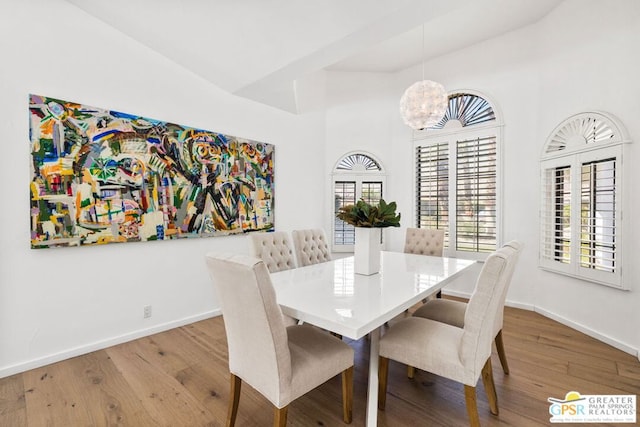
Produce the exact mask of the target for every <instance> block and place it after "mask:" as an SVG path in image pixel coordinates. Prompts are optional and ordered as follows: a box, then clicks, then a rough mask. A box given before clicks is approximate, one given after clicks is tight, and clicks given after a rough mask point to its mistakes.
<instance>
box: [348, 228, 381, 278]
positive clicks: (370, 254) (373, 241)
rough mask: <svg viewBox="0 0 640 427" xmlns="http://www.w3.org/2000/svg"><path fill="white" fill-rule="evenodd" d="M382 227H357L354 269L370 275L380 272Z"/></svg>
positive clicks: (356, 271)
mask: <svg viewBox="0 0 640 427" xmlns="http://www.w3.org/2000/svg"><path fill="white" fill-rule="evenodd" d="M381 233H382V228H376V227H373V228H365V227H356V244H355V248H354V269H355V273H356V274H364V275H367V276H370V275H372V274H376V273H379V272H380V236H381Z"/></svg>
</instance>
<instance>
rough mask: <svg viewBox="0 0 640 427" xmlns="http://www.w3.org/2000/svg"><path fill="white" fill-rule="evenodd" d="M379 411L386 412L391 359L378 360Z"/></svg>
mask: <svg viewBox="0 0 640 427" xmlns="http://www.w3.org/2000/svg"><path fill="white" fill-rule="evenodd" d="M378 360H379V361H378V409H380V410H381V411H384V407H385V406H386V404H387V378H388V377H389V359H387V358H386V357H382V356H380V359H378Z"/></svg>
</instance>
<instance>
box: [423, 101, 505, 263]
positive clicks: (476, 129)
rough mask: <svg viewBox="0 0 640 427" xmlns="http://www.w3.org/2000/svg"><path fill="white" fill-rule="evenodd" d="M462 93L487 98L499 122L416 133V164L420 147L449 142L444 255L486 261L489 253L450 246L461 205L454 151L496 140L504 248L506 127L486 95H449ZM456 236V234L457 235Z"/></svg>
mask: <svg viewBox="0 0 640 427" xmlns="http://www.w3.org/2000/svg"><path fill="white" fill-rule="evenodd" d="M458 94H469V95H475V96H478V97H480V98H483V99H484V100H485V101H487V102H488V104H489V106H490V107H491V108H492V109H493V112H494V114H495V119H493V120H491V121H485V122H482V123H479V124H475V125H469V126H462V125H461V124H460V122H458V121H457V120H454V119H453V118H452V119H450V120H449V121H448V122H447V123H445V124H444V126H443V127H442V128H441V129H433V128H429V129H424V130H419V131H414V132H413V138H412V140H413V165H414V167H417V160H418V159H417V148H418V147H420V146H429V145H433V144H441V143H447V144H448V147H449V151H448V162H449V163H448V164H449V200H448V205H449V225H448V230H446V231H445V239H446V242H447V243H446V245H445V248H444V253H443V255H444V256H448V257H458V258H467V259H477V260H484V259H486V258H487V256H489V253H487V252H472V251H458V250H457V249H456V247H455V245H452V244H450V243H449V242H450V240H449V239H450V236H451V235H452V231H454V232H455V230H456V227H457V223H456V221H457V219H456V216H457V215H456V212H457V209H456V203H457V191H456V182H457V160H458V157H457V152H456V151H454V152H452V151H451V150H452V147H453V148H454V149H455V147H456V145H457V143H458V142H461V141H467V140H473V139H478V138H480V139H484V138H489V137H494V138H495V142H496V190H495V191H496V193H495V194H496V196H495V197H496V224H495V228H496V248H498V247H500V245H501V244H502V234H503V232H502V230H503V228H502V216H503V214H502V211H503V196H502V188H503V184H502V177H503V166H502V157H503V138H502V128H503V124H502V122H501V119H500V118H501V115H500V114H499V112H498V111H497V109H496V106H495V103H493V102H492V101H491V100H490V99H489V98H488V97H486V96H485V95H483V94H480V93H477V92H474V91H469V90H458V91H453V92H451V93H450V94H449V96H450V97H453V96H456V95H458ZM417 173H418V172H417V171H415V172H414V186H413V202H414V204H415V205H414V209H413V216H414V217H413V224H415V225H416V226H419V218H418V213H417V211H418V206H417V197H418V188H417V186H418V183H417ZM453 236H455V233H454V234H453Z"/></svg>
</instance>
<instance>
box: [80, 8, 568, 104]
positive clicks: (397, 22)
mask: <svg viewBox="0 0 640 427" xmlns="http://www.w3.org/2000/svg"><path fill="white" fill-rule="evenodd" d="M67 1H68V2H69V3H72V4H74V5H75V6H77V7H78V8H80V9H82V10H84V11H85V12H87V13H88V14H90V15H92V16H94V17H96V18H98V19H100V20H101V21H103V22H105V23H106V24H108V25H110V26H111V27H113V28H115V29H116V30H118V31H120V32H122V33H124V34H126V35H128V36H129V37H131V38H133V39H135V40H137V41H138V42H140V43H142V44H144V45H146V46H147V47H149V48H150V49H153V50H154V51H156V52H158V53H160V54H161V55H163V56H165V57H167V58H169V59H170V60H172V61H174V62H175V63H177V64H180V65H181V66H182V67H184V68H186V69H188V70H190V71H192V72H193V73H195V74H197V75H199V76H201V77H203V78H204V79H206V80H208V81H210V82H211V83H213V84H215V85H216V86H218V87H220V88H222V89H223V90H225V91H227V92H229V93H233V94H236V95H238V96H242V97H245V98H249V99H253V100H256V101H259V102H262V103H265V104H267V105H271V106H274V107H276V108H280V109H283V110H285V111H290V112H293V113H296V112H298V108H297V100H296V91H295V82H296V80H299V79H301V78H304V77H305V76H308V75H311V74H313V73H315V72H317V71H319V70H333V71H362V72H381V73H394V72H397V71H400V70H403V69H406V68H408V67H411V66H414V65H416V64H419V63H420V62H421V61H422V60H423V58H424V59H425V60H428V59H431V58H434V57H437V56H439V55H443V54H446V53H449V52H452V51H455V50H458V49H461V48H464V47H466V46H470V45H472V44H475V43H478V42H480V41H483V40H486V39H489V38H492V37H496V36H499V35H501V34H504V33H506V32H508V31H512V30H515V29H517V28H520V27H523V26H526V25H529V24H532V23H534V22H536V21H538V20H539V19H541V18H542V17H543V16H545V15H546V14H547V13H549V12H550V11H551V10H552V9H553V8H555V7H556V6H557V5H558V4H559V3H561V1H563V0H446V1H445V0H437V1H436V0H135V1H132V0H110V1H104V0H67ZM423 24H424V27H423ZM423 28H424V48H423Z"/></svg>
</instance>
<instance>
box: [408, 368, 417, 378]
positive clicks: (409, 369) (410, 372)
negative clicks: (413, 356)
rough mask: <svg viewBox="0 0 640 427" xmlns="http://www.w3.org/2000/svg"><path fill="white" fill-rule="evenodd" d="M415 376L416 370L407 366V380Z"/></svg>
mask: <svg viewBox="0 0 640 427" xmlns="http://www.w3.org/2000/svg"><path fill="white" fill-rule="evenodd" d="M415 375H416V368H415V367H413V366H409V365H407V378H409V379H410V380H412V379H413V377H414V376H415Z"/></svg>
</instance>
